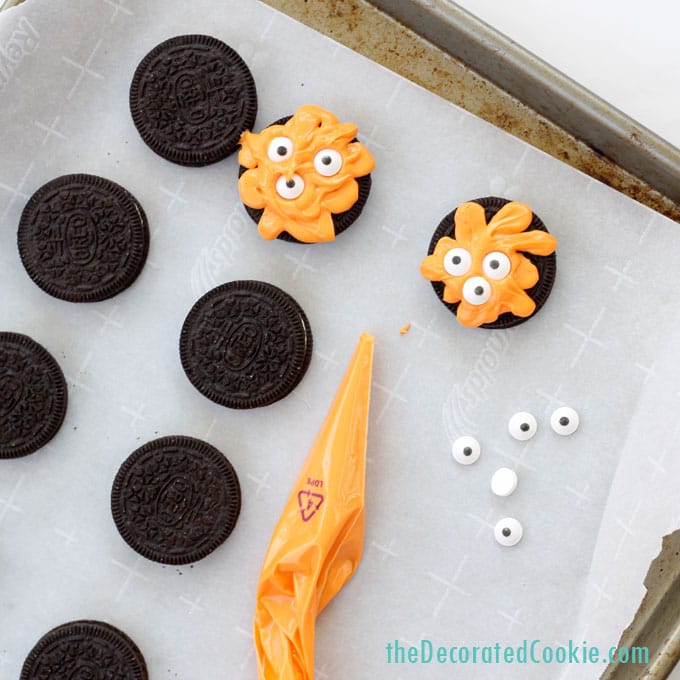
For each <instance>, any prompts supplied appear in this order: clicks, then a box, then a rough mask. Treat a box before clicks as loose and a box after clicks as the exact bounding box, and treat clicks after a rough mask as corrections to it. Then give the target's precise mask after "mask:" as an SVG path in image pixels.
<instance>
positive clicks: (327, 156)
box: [314, 149, 342, 177]
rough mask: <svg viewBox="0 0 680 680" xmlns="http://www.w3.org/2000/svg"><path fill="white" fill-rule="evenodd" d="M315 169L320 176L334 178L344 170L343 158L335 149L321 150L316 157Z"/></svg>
mask: <svg viewBox="0 0 680 680" xmlns="http://www.w3.org/2000/svg"><path fill="white" fill-rule="evenodd" d="M314 167H315V168H316V171H317V172H318V173H319V174H320V175H323V176H324V177H332V176H333V175H337V174H338V173H339V172H340V168H342V156H341V155H340V153H338V152H337V151H336V150H335V149H321V151H319V153H317V154H316V156H314Z"/></svg>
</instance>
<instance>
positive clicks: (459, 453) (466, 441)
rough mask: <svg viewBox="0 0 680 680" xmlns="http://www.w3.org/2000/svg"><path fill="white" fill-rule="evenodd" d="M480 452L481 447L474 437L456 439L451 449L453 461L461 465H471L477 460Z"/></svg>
mask: <svg viewBox="0 0 680 680" xmlns="http://www.w3.org/2000/svg"><path fill="white" fill-rule="evenodd" d="M481 452H482V447H481V446H480V445H479V442H478V441H477V440H476V439H475V438H474V437H468V436H465V437H458V439H456V441H455V442H453V446H452V447H451V453H452V454H453V459H454V460H455V461H456V463H460V464H461V465H471V464H472V463H474V462H475V461H476V460H477V459H478V458H479V454H480V453H481Z"/></svg>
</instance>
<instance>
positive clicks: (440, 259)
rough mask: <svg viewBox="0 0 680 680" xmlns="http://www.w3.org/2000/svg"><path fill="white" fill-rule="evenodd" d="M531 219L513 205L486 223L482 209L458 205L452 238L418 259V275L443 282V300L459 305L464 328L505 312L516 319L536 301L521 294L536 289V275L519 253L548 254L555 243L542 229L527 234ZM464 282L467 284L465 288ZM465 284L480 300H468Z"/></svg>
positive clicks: (529, 311)
mask: <svg viewBox="0 0 680 680" xmlns="http://www.w3.org/2000/svg"><path fill="white" fill-rule="evenodd" d="M532 219H533V214H532V212H531V208H529V206H527V205H525V204H524V203H519V202H514V201H513V202H511V203H506V204H505V205H504V206H503V207H502V208H501V209H500V210H499V211H498V212H497V213H496V214H495V215H494V216H493V217H492V218H491V220H489V223H488V224H487V222H486V214H485V210H484V207H483V206H481V205H480V204H479V203H474V202H469V203H463V204H462V205H461V206H459V207H458V208H457V209H456V213H455V216H454V223H455V238H450V237H448V236H444V237H443V238H440V239H439V241H438V242H437V245H436V246H435V249H434V252H433V253H432V255H428V256H427V257H426V258H425V259H424V260H423V261H422V263H421V265H420V273H421V274H422V275H423V276H424V277H425V278H426V279H428V280H429V281H441V282H442V283H443V284H444V295H443V299H444V302H448V303H456V302H458V303H460V304H459V305H458V309H457V310H456V318H457V319H458V321H459V322H460V323H461V324H463V325H464V326H470V327H477V326H481V325H482V324H485V323H492V322H493V321H495V320H496V319H497V318H498V317H499V316H500V315H501V314H503V313H505V312H511V313H512V314H514V315H515V316H521V317H527V316H531V314H533V312H534V310H535V309H536V303H535V302H534V301H533V300H532V299H531V298H530V297H529V296H528V295H527V294H526V293H525V292H524V291H525V290H528V289H529V288H532V287H533V286H535V285H536V283H537V282H538V278H539V274H538V269H537V268H536V266H535V265H534V264H533V262H531V260H529V259H528V258H527V257H526V256H525V255H523V253H531V254H532V255H550V254H551V253H553V252H554V251H555V248H556V247H557V241H556V239H555V238H554V237H553V236H552V235H551V234H548V233H547V232H545V231H540V230H537V229H533V230H531V231H527V228H528V227H529V225H530V224H531V221H532ZM454 248H456V249H459V250H456V253H455V255H456V257H454V258H453V259H452V258H451V255H449V256H448V258H447V254H448V253H450V251H452V250H453V249H454ZM485 258H486V261H485ZM489 258H491V260H492V261H493V260H495V262H494V263H493V264H492V265H491V266H496V267H498V262H499V260H502V262H503V263H505V265H506V267H507V273H505V272H504V270H503V269H502V268H499V269H497V271H498V273H495V272H494V270H493V269H489V266H490V265H489V264H488V260H489ZM505 258H507V260H506V259H505ZM451 263H453V264H451ZM485 263H486V264H485ZM508 265H509V266H508ZM452 271H453V273H452ZM473 277H474V280H473V281H471V280H472V279H473ZM466 282H470V283H468V286H467V287H466V286H465V284H466ZM471 284H472V287H476V289H477V292H478V293H479V294H480V300H483V301H482V302H478V301H477V300H475V299H474V295H473V294H471V291H470V287H471Z"/></svg>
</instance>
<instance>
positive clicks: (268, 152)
mask: <svg viewBox="0 0 680 680" xmlns="http://www.w3.org/2000/svg"><path fill="white" fill-rule="evenodd" d="M357 130H358V128H357V126H356V125H352V124H350V123H340V122H338V118H337V116H335V115H334V114H332V113H331V112H330V111H326V110H324V109H322V108H320V107H318V106H313V105H305V106H301V107H300V108H299V109H298V110H297V111H296V112H295V114H294V115H293V116H292V117H291V118H290V119H289V120H288V121H286V123H284V124H283V125H272V126H270V127H268V128H265V129H264V130H263V131H262V132H260V133H253V132H249V131H246V132H244V133H243V135H241V139H240V142H239V143H240V144H241V149H240V151H239V154H238V161H239V163H240V164H241V165H242V166H243V167H245V168H247V170H246V171H245V172H244V173H243V174H242V175H241V177H240V178H239V181H238V188H239V193H240V195H241V200H242V201H243V203H245V204H246V205H247V206H249V207H250V208H254V209H256V210H263V211H264V212H263V213H262V217H261V218H260V221H259V223H258V231H259V233H260V235H261V236H262V237H263V238H265V239H267V240H271V239H275V238H276V237H277V236H278V235H279V234H281V233H282V232H284V231H286V232H288V234H290V235H291V236H293V237H294V238H296V239H297V240H298V241H303V242H305V243H317V242H320V241H332V240H333V239H334V238H335V229H334V227H333V218H332V214H333V213H341V212H344V211H345V210H349V209H350V208H351V207H352V206H353V205H354V204H355V203H356V202H357V199H358V197H359V185H358V184H357V181H356V178H357V177H363V176H364V175H367V174H368V173H370V172H371V170H373V168H374V166H375V161H374V159H373V156H372V155H371V153H370V151H369V150H368V149H367V148H366V147H365V146H364V145H363V144H361V143H360V142H355V141H352V140H353V139H355V137H356V134H357Z"/></svg>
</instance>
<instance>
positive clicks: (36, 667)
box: [19, 621, 149, 680]
mask: <svg viewBox="0 0 680 680" xmlns="http://www.w3.org/2000/svg"><path fill="white" fill-rule="evenodd" d="M148 677H149V675H148V673H147V669H146V663H145V661H144V657H143V656H142V653H141V652H140V651H139V649H138V647H137V645H136V644H135V643H134V642H133V641H132V640H131V639H130V638H129V637H128V636H127V635H126V634H125V633H123V631H121V630H118V628H116V627H114V626H112V625H110V624H108V623H104V622H103V621H71V622H70V623H64V624H62V625H61V626H57V627H56V628H54V629H52V630H51V631H50V632H49V633H47V634H46V635H44V636H43V637H42V638H41V639H40V640H39V641H38V643H37V644H36V645H35V647H33V649H32V650H31V651H30V652H29V654H28V656H27V657H26V661H25V662H24V665H23V668H22V669H21V676H20V679H19V680H48V679H49V680H99V679H100V678H102V679H103V678H111V680H113V679H114V678H115V680H148Z"/></svg>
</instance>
